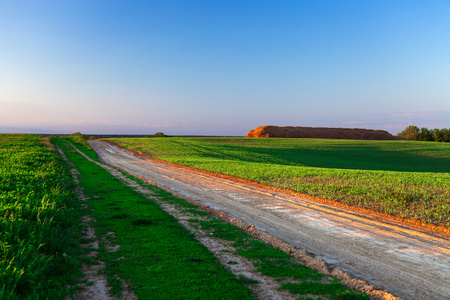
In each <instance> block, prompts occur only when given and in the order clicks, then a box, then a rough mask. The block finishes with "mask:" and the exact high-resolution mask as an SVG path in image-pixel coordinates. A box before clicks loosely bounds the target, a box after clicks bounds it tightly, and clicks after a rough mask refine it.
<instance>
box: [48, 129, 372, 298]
mask: <svg viewBox="0 0 450 300" xmlns="http://www.w3.org/2000/svg"><path fill="white" fill-rule="evenodd" d="M68 139H70V141H71V142H73V141H74V138H73V137H68ZM55 142H56V143H57V144H58V145H59V146H60V147H61V148H62V149H63V150H64V152H65V153H66V155H67V156H68V158H69V160H70V161H71V162H72V163H74V165H75V166H76V168H77V170H78V171H79V172H80V175H79V179H80V184H81V185H82V186H83V188H84V193H85V194H86V195H87V196H89V197H90V200H89V203H88V205H89V209H92V210H93V217H94V218H95V220H96V222H94V223H93V226H95V228H96V233H97V236H99V237H104V238H100V241H101V245H100V249H103V251H100V253H101V254H100V256H99V257H97V258H95V259H93V260H92V261H91V262H90V263H93V264H95V263H97V262H96V259H98V260H102V261H105V262H106V269H105V271H104V272H105V273H106V275H107V277H108V281H109V284H110V285H111V286H112V287H113V290H112V292H113V293H116V295H120V293H121V290H122V289H123V287H122V284H121V283H120V281H119V280H118V278H117V277H120V278H123V279H126V280H127V284H129V287H130V289H132V290H133V292H134V293H135V294H136V295H137V296H138V298H139V299H180V298H183V299H252V298H253V296H252V293H251V292H250V289H249V288H248V287H249V286H251V285H252V284H255V282H254V280H252V279H251V278H247V277H244V276H240V277H238V278H235V277H234V276H233V275H232V274H231V273H230V272H229V271H227V269H226V268H225V267H223V266H222V265H220V263H219V261H218V260H217V259H216V258H215V257H214V256H213V254H212V253H211V252H209V251H208V250H207V249H206V248H205V247H204V246H202V245H201V244H200V243H199V242H198V241H197V240H196V239H195V236H194V233H192V232H190V231H188V230H187V229H185V228H184V227H182V226H181V225H180V224H179V223H178V222H177V220H176V219H175V218H174V217H172V216H171V215H169V214H168V213H166V212H165V211H164V210H162V209H161V208H160V207H159V206H158V204H157V203H158V202H165V203H169V204H172V205H175V206H176V207H177V208H178V209H179V210H180V211H184V212H185V213H188V214H191V216H192V217H191V219H190V224H191V225H192V226H193V227H195V228H198V229H199V230H203V231H206V232H208V234H209V235H210V236H211V237H213V238H216V239H222V240H224V241H226V242H228V243H230V244H231V245H232V247H233V249H234V250H233V251H234V252H235V253H236V254H238V255H240V256H242V257H245V258H248V259H249V260H250V261H251V262H252V263H253V264H254V265H255V267H256V268H257V269H258V271H259V272H261V273H262V274H264V275H267V276H271V277H273V278H275V279H276V280H277V281H279V282H280V283H281V284H280V285H281V287H280V289H282V290H288V291H289V292H290V293H292V294H294V295H298V296H299V297H300V299H315V298H317V297H316V296H318V297H319V298H320V297H324V299H355V300H356V299H368V296H367V295H364V294H360V293H356V292H354V291H352V290H350V289H348V288H346V287H345V286H343V285H342V284H341V283H340V282H339V281H338V280H336V279H333V278H332V277H329V276H324V275H322V274H319V273H317V272H315V271H313V270H311V269H309V268H307V267H305V266H303V265H302V264H300V263H297V262H295V261H294V260H293V259H292V258H291V257H290V256H289V255H288V254H286V253H284V252H282V251H280V250H276V249H274V248H273V247H271V246H268V245H266V244H264V243H263V242H260V241H258V240H255V239H253V238H251V237H250V236H249V235H248V234H245V233H243V232H242V231H241V230H239V229H237V228H234V227H233V226H231V225H229V224H227V223H225V222H223V221H220V220H218V219H216V218H214V217H212V216H210V215H208V214H207V213H206V212H204V211H201V210H199V209H197V208H196V206H194V205H192V204H190V203H187V202H186V201H184V200H182V199H180V198H177V197H175V196H173V195H172V194H170V193H168V192H166V191H164V190H162V189H159V188H157V187H155V186H152V185H148V184H145V183H144V182H142V181H141V180H138V179H134V180H135V182H136V183H138V184H140V185H143V186H145V188H147V189H149V190H150V191H151V194H152V197H145V196H142V195H141V194H138V193H137V192H135V191H133V190H132V189H131V188H129V187H127V186H125V185H124V184H123V182H122V181H120V180H118V179H117V178H116V177H114V176H112V175H111V174H110V173H108V172H107V171H106V170H104V169H103V168H101V167H99V166H98V165H96V164H94V163H92V162H89V161H88V160H86V159H85V158H84V157H82V156H81V155H80V154H79V153H78V152H76V151H75V150H74V149H73V147H71V146H70V145H69V144H68V142H67V138H66V139H55ZM75 145H76V147H78V148H79V149H81V150H82V151H83V152H84V153H86V154H87V155H89V156H92V154H95V153H94V152H93V151H92V150H90V149H89V148H88V146H86V144H84V143H82V144H75ZM128 177H129V178H132V177H131V176H128ZM111 233H113V234H111ZM108 244H109V246H115V245H116V244H117V245H120V246H121V247H120V248H119V250H118V251H107V250H106V249H107V248H108V247H109V246H108ZM233 263H235V262H233V261H230V262H229V264H233ZM314 295H316V296H314ZM310 296H311V297H313V298H310Z"/></svg>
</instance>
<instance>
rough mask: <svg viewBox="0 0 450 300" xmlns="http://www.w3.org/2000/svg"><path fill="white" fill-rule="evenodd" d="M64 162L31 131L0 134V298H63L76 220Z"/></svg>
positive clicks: (72, 263) (74, 264)
mask: <svg viewBox="0 0 450 300" xmlns="http://www.w3.org/2000/svg"><path fill="white" fill-rule="evenodd" d="M73 190H74V185H73V183H72V182H71V177H70V174H69V173H68V171H67V169H66V168H65V164H64V162H63V161H62V160H61V159H60V157H59V156H58V155H57V154H56V153H55V152H53V151H51V150H49V149H47V148H46V146H45V145H44V143H43V142H42V137H41V136H37V135H12V134H10V135H7V134H0V217H1V218H2V220H1V223H0V299H49V298H51V299H63V298H64V297H65V295H66V294H67V293H68V288H67V285H66V284H65V283H68V284H75V282H76V277H77V276H79V275H80V274H81V273H80V272H81V269H80V264H79V262H78V257H79V250H78V243H79V238H80V235H79V231H80V230H79V228H78V224H79V220H80V215H79V212H78V210H77V209H78V202H77V200H76V197H75V196H74V192H73Z"/></svg>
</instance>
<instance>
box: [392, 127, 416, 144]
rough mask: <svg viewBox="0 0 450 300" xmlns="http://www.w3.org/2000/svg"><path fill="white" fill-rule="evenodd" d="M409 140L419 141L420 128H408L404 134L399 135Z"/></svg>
mask: <svg viewBox="0 0 450 300" xmlns="http://www.w3.org/2000/svg"><path fill="white" fill-rule="evenodd" d="M397 135H398V136H401V137H403V138H405V139H407V140H410V141H417V140H418V139H419V128H418V127H417V126H413V125H411V126H408V127H406V128H405V130H403V131H402V132H400V133H398V134H397Z"/></svg>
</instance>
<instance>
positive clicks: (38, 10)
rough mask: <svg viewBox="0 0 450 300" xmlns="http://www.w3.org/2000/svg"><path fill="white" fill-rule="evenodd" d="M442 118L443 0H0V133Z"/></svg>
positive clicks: (223, 132) (446, 15) (448, 72)
mask: <svg viewBox="0 0 450 300" xmlns="http://www.w3.org/2000/svg"><path fill="white" fill-rule="evenodd" d="M262 125H278V126H307V127H345V128H367V129H381V130H387V131H388V132H390V133H392V134H397V133H398V132H400V131H402V130H403V129H405V128H406V127H407V126H409V125H415V126H418V127H419V128H421V127H426V128H429V129H431V128H449V127H450V0H423V1H417V0H363V1H361V0H341V1H336V0H328V1H325V0H295V1H284V0H279V1H278V0H277V1H266V0H258V1H257V0H252V1H250V0H236V1H234V0H221V1H219V0H202V1H195V0H193V1H188V0H159V1H152V0H143V1H139V0H135V1H119V0H107V1H106V0H105V1H102V0H96V1H93V0H65V1H59V0H54V1H44V0H33V1H30V0H14V1H13V0H0V133H55V134H63V133H73V132H82V133H84V134H146V135H151V134H154V133H156V132H163V133H165V134H168V135H217V136H243V135H245V134H246V133H247V132H248V131H249V130H250V129H254V128H256V127H258V126H262Z"/></svg>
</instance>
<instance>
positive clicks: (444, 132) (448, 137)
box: [441, 128, 450, 143]
mask: <svg viewBox="0 0 450 300" xmlns="http://www.w3.org/2000/svg"><path fill="white" fill-rule="evenodd" d="M441 136H442V141H443V142H446V143H449V142H450V128H443V129H441Z"/></svg>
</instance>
